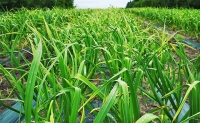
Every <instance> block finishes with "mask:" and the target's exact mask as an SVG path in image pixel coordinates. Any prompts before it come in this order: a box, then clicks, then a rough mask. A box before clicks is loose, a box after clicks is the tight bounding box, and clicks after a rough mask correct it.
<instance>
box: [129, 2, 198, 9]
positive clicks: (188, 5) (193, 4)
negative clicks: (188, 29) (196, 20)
mask: <svg viewBox="0 0 200 123" xmlns="http://www.w3.org/2000/svg"><path fill="white" fill-rule="evenodd" d="M147 6H150V7H184V8H195V9H199V8H200V0H133V1H130V2H128V3H127V6H126V8H132V7H147Z"/></svg>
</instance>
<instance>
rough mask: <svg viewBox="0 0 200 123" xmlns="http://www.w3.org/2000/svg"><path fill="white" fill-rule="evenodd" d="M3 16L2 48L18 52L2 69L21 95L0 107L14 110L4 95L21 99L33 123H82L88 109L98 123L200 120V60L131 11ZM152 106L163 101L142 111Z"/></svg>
mask: <svg viewBox="0 0 200 123" xmlns="http://www.w3.org/2000/svg"><path fill="white" fill-rule="evenodd" d="M1 16H3V18H4V19H6V20H7V21H6V20H4V19H2V18H1V21H0V22H1V25H2V26H1V28H3V30H1V31H2V32H1V33H2V35H1V36H0V40H1V45H0V46H1V51H3V52H4V53H5V54H7V55H10V56H11V67H9V68H6V67H3V66H2V65H0V71H1V72H2V73H3V75H4V77H5V78H6V80H7V82H8V83H9V85H10V86H11V88H12V89H13V93H14V94H15V97H16V98H14V99H10V98H9V97H8V98H5V99H1V100H0V104H1V105H4V106H6V107H7V108H10V109H11V110H13V109H12V107H10V106H7V104H4V102H3V100H15V101H17V102H19V103H21V109H19V110H17V111H16V110H14V111H16V112H18V113H19V115H21V116H22V115H25V121H26V123H31V122H41V121H45V122H52V123H54V122H64V123H66V122H69V123H75V122H81V123H83V122H85V121H86V120H87V115H88V114H87V113H86V111H89V112H90V114H91V115H93V116H94V119H93V122H94V123H101V122H107V123H108V122H116V123H117V122H123V123H133V122H136V123H141V122H149V121H151V120H158V121H160V122H176V123H179V122H182V123H184V122H186V121H190V122H191V123H195V122H197V121H198V118H199V111H200V108H199V103H200V97H199V96H198V93H199V91H200V85H199V81H198V80H200V78H199V71H200V70H199V68H200V67H199V60H200V57H196V58H194V59H188V57H187V55H186V53H185V51H184V47H185V46H186V45H184V44H182V43H181V42H180V41H179V40H176V41H174V42H173V43H172V42H170V41H171V38H172V37H169V36H167V35H166V34H165V33H164V32H159V31H157V30H155V29H152V28H151V27H147V28H146V29H143V28H142V26H141V24H142V23H143V22H142V21H138V20H137V19H134V17H132V15H131V14H128V13H127V12H126V10H123V9H106V10H90V9H88V10H64V9H53V10H48V11H43V10H31V11H28V10H20V11H18V12H16V13H4V14H3V15H1ZM111 16H112V18H110V17H111ZM11 25H12V26H11ZM152 32H153V33H152ZM21 44H25V46H22V45H21ZM23 47H29V48H30V49H31V53H32V55H33V60H32V61H29V60H27V59H26V57H25V56H24V55H23V54H19V55H18V57H14V52H15V51H17V50H18V49H21V48H23ZM174 55H176V56H178V57H179V59H176V58H175V57H174ZM21 61H24V62H23V63H22V62H21ZM25 68H26V69H25ZM139 98H142V100H143V102H144V104H142V103H141V102H140V101H141V100H139ZM96 100H98V102H101V103H102V104H101V105H99V106H98V107H95V106H94V105H93V102H94V101H96ZM186 101H187V102H188V101H189V103H188V105H189V108H188V109H187V108H185V105H186ZM33 102H35V103H36V105H35V106H34V107H33V106H32V104H33ZM149 103H154V104H156V105H158V106H157V107H155V108H154V109H152V110H151V111H148V112H145V111H143V112H144V116H141V115H140V113H141V108H140V107H141V106H143V105H147V104H149ZM22 109H24V110H22Z"/></svg>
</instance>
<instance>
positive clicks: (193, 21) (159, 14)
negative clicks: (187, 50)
mask: <svg viewBox="0 0 200 123" xmlns="http://www.w3.org/2000/svg"><path fill="white" fill-rule="evenodd" d="M130 11H132V12H133V13H134V14H136V15H139V16H142V17H144V18H146V19H147V20H153V21H155V22H156V23H158V24H160V25H164V24H165V25H166V26H168V27H169V28H172V29H175V30H180V31H183V32H184V33H187V34H190V35H192V36H194V37H195V38H197V39H198V38H199V36H200V21H199V20H200V15H199V10H195V9H167V8H133V9H131V10H130Z"/></svg>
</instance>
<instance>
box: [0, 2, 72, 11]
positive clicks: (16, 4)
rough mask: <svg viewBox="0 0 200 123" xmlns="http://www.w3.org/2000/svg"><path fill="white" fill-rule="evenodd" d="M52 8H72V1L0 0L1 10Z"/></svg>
mask: <svg viewBox="0 0 200 123" xmlns="http://www.w3.org/2000/svg"><path fill="white" fill-rule="evenodd" d="M21 7H26V8H36V7H37V8H44V7H47V8H52V7H64V8H72V7H74V0H0V9H1V10H10V9H13V8H21Z"/></svg>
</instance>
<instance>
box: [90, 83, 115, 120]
mask: <svg viewBox="0 0 200 123" xmlns="http://www.w3.org/2000/svg"><path fill="white" fill-rule="evenodd" d="M118 87H119V85H118V84H115V86H114V87H113V89H112V90H111V92H110V94H109V95H108V97H107V98H106V102H105V103H104V104H103V106H102V108H101V109H100V111H99V113H98V114H97V116H96V118H95V119H94V123H102V122H103V120H104V119H105V117H106V115H107V113H108V112H109V110H110V109H111V107H112V105H113V104H114V102H115V99H116V96H117V93H118Z"/></svg>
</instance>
